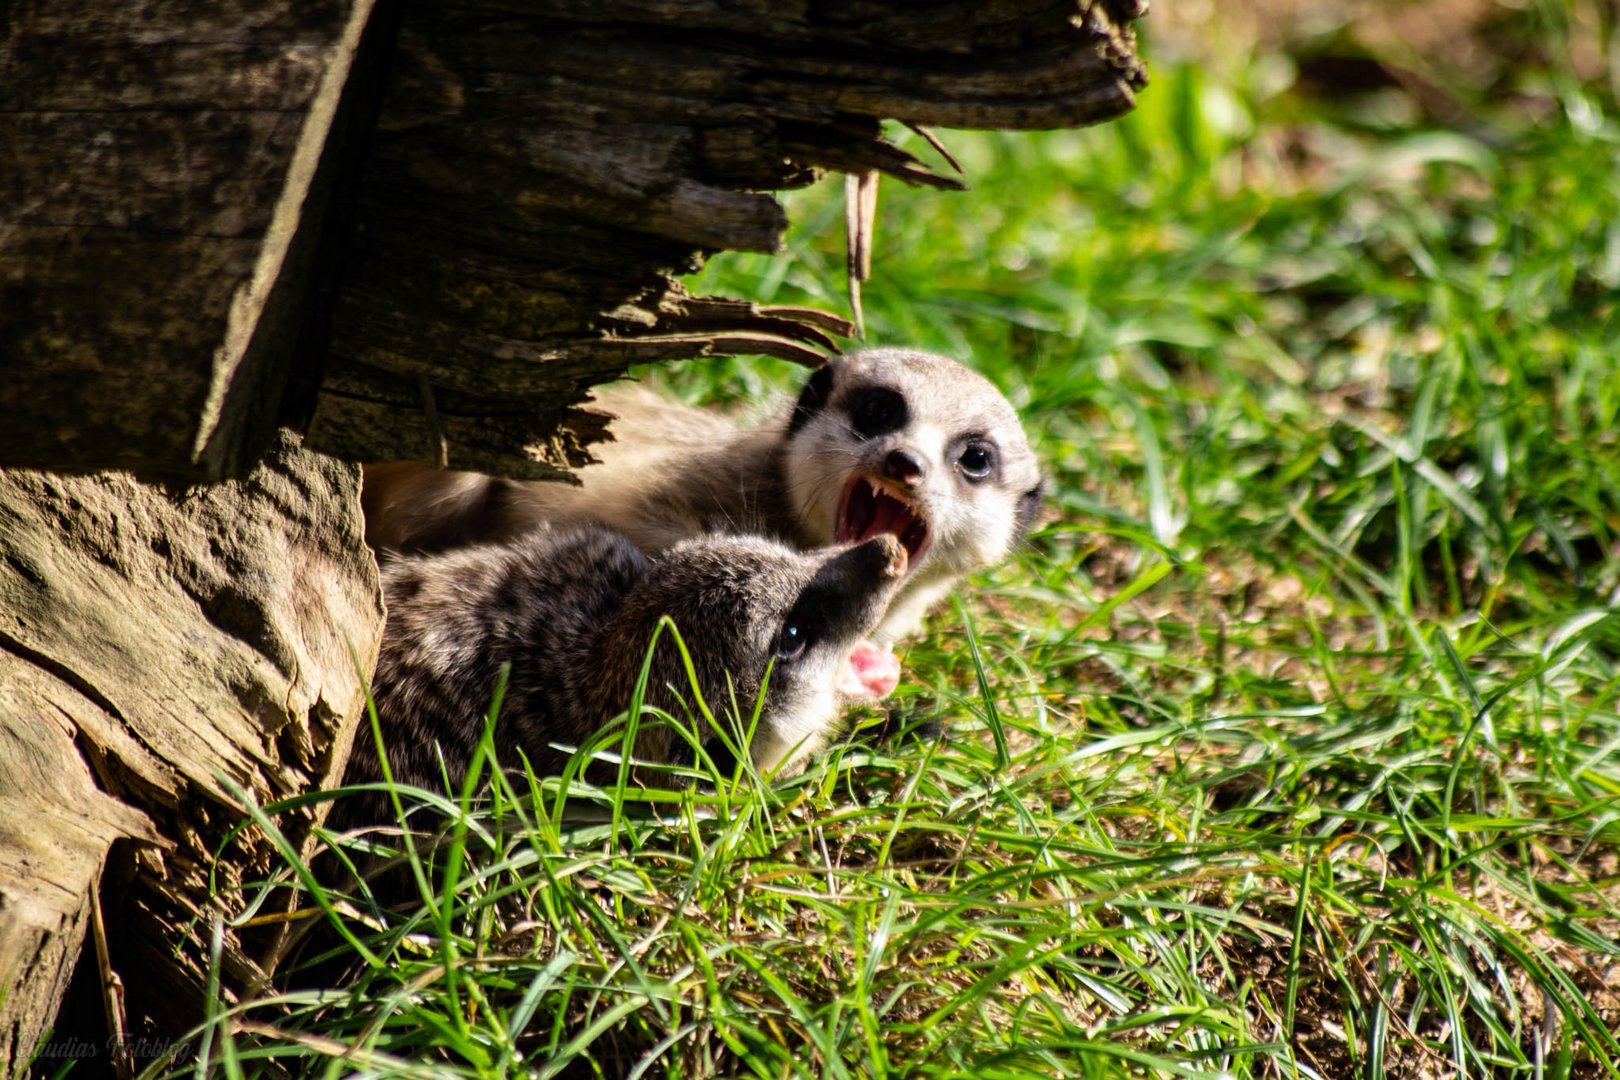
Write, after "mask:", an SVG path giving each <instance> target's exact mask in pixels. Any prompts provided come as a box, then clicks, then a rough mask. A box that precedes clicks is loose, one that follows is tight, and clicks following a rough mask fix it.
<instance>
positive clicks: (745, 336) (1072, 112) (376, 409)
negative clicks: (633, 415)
mask: <svg viewBox="0 0 1620 1080" xmlns="http://www.w3.org/2000/svg"><path fill="white" fill-rule="evenodd" d="M1139 14H1140V7H1139V5H1137V4H1136V3H1134V2H1121V3H1111V4H1109V3H1100V2H1099V3H1085V4H1077V3H1075V2H1074V0H1068V2H1063V0H953V2H944V3H938V2H933V3H926V4H924V3H915V2H909V3H908V2H893V0H889V2H877V0H818V2H817V3H807V2H803V0H801V2H797V3H783V4H758V3H752V2H748V0H695V2H694V0H681V2H678V3H677V2H665V0H588V2H587V0H562V2H550V3H545V4H538V5H537V4H533V3H528V2H524V0H454V2H439V3H425V4H418V5H416V6H414V7H412V8H411V9H410V10H409V11H408V12H407V13H406V15H405V20H404V26H403V31H402V36H401V41H400V46H399V51H398V54H397V55H396V57H395V65H394V71H393V77H392V80H391V83H390V86H389V88H388V90H387V92H386V96H385V98H384V101H383V105H382V114H381V121H380V130H379V132H378V133H377V136H376V141H375V147H374V153H373V156H372V158H371V160H370V163H369V165H368V166H367V170H366V172H365V174H364V176H363V179H362V183H361V193H360V204H359V207H358V209H357V212H356V226H357V227H356V233H355V239H354V245H353V248H352V250H351V251H350V253H349V259H348V265H347V268H346V270H345V273H344V278H343V284H342V286H341V288H340V290H339V295H338V299H337V303H336V309H335V312H334V314H333V323H332V338H331V351H330V356H329V364H328V369H327V374H326V378H325V382H324V384H323V386H322V389H321V394H320V396H319V400H318V403H317V407H316V410H315V414H314V419H313V423H312V424H311V426H310V429H309V438H310V445H312V446H316V447H320V448H323V449H327V450H330V451H332V452H334V453H338V454H342V455H345V456H355V457H360V458H363V459H367V460H389V459H399V458H419V459H427V460H433V459H435V458H438V457H441V456H446V457H448V460H449V463H450V464H451V465H453V466H456V467H460V468H473V469H482V470H486V471H493V472H501V473H506V474H508V475H519V476H546V475H554V474H555V471H556V467H557V466H565V465H570V464H576V463H578V462H579V461H581V460H583V458H581V457H580V456H579V455H580V454H581V453H582V452H584V449H585V444H586V443H588V442H589V441H590V439H591V438H592V437H593V436H594V435H595V433H596V427H597V422H596V421H594V420H592V419H591V418H590V417H589V415H588V414H587V413H583V412H579V411H569V410H564V409H563V407H564V406H566V405H569V404H572V403H576V402H579V401H581V400H582V399H583V398H584V396H585V390H586V388H587V387H588V386H589V385H591V384H593V383H597V382H601V381H604V380H606V379H609V378H613V377H616V376H617V375H619V374H621V373H622V372H623V371H624V369H625V368H626V367H627V366H628V365H630V364H632V363H636V362H640V361H644V360H649V359H681V358H689V357H695V356H707V355H721V354H736V353H760V352H764V353H774V354H776V355H789V356H795V357H799V358H805V359H810V360H813V359H814V357H815V355H816V354H815V353H814V352H812V351H810V350H811V349H817V348H825V347H826V346H827V345H828V344H829V343H828V342H827V341H826V339H825V334H826V333H827V332H828V331H829V330H832V332H835V333H845V334H847V333H848V328H847V325H846V326H843V327H830V326H829V324H828V323H827V322H826V320H825V319H821V320H816V319H809V320H806V319H805V318H803V316H802V314H801V313H792V312H781V311H764V310H759V311H740V310H739V311H737V312H735V313H734V317H733V319H732V321H731V323H730V325H729V326H728V327H727V328H726V330H727V332H720V331H719V329H718V328H717V327H716V326H715V325H714V324H713V322H712V311H713V309H712V307H711V306H706V305H705V304H704V303H702V302H694V301H693V300H692V298H690V297H688V296H687V295H686V294H685V292H684V291H683V290H682V289H681V288H680V286H679V284H678V283H677V282H676V281H675V275H678V274H681V273H686V272H690V271H692V270H695V269H696V268H697V267H698V266H700V265H701V261H702V259H703V257H704V256H705V255H706V254H708V253H710V252H714V251H718V250H723V249H738V250H749V251H774V250H776V249H777V248H778V247H779V246H780V244H781V240H782V235H783V232H784V230H785V228H786V224H787V223H786V218H785V216H784V214H783V212H782V209H781V207H780V205H778V203H777V202H776V200H775V199H774V198H772V197H770V196H769V195H766V194H762V193H761V191H762V189H770V188H787V187H796V186H801V185H803V184H806V183H808V182H809V181H810V180H812V179H814V178H815V177H816V176H817V175H818V174H819V173H820V172H821V171H822V170H825V169H842V170H849V171H867V170H876V171H879V172H883V173H887V174H889V175H891V176H895V177H898V178H899V179H901V180H903V181H906V182H908V183H923V184H932V185H936V186H942V187H950V186H956V184H957V181H956V180H954V179H953V178H950V177H947V176H942V175H938V174H936V173H934V172H933V171H932V170H930V169H929V168H928V167H927V166H925V165H924V164H923V163H922V162H920V161H918V160H917V159H915V158H914V157H912V156H911V155H910V154H908V153H906V152H904V151H902V150H900V149H899V148H897V147H895V146H894V145H892V144H890V143H888V142H887V141H885V139H884V136H883V129H882V124H881V121H883V120H885V119H896V120H902V121H906V122H909V123H913V124H943V125H950V126H957V127H984V128H1040V127H1072V126H1076V125H1079V124H1085V123H1092V122H1095V121H1098V120H1103V119H1107V118H1109V117H1113V116H1117V115H1118V114H1120V113H1122V112H1124V111H1126V110H1127V109H1128V108H1130V106H1131V104H1132V102H1133V96H1132V94H1133V91H1134V89H1135V88H1136V87H1138V86H1140V85H1141V82H1142V78H1143V75H1142V69H1141V66H1140V65H1139V64H1138V62H1137V61H1136V59H1135V57H1134V55H1133V54H1132V51H1131V41H1130V37H1129V31H1128V30H1127V29H1125V28H1124V25H1125V23H1126V21H1127V20H1129V19H1132V18H1135V17H1137V16H1138V15H1139ZM435 417H436V418H437V419H436V420H435V419H434V418H435ZM559 423H560V424H561V425H562V431H561V437H560V438H559V437H558V435H557V434H554V432H556V425H558V424H559ZM525 430H527V431H528V432H529V433H530V435H531V442H530V445H529V446H528V447H527V448H526V447H525V446H524V445H523V444H522V442H520V441H518V436H520V435H521V433H522V432H524V431H525Z"/></svg>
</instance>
